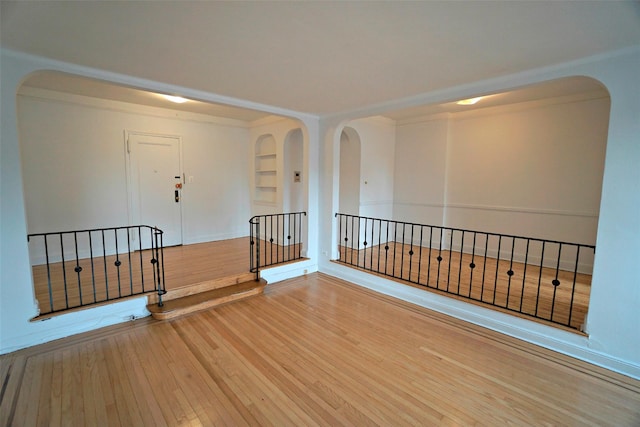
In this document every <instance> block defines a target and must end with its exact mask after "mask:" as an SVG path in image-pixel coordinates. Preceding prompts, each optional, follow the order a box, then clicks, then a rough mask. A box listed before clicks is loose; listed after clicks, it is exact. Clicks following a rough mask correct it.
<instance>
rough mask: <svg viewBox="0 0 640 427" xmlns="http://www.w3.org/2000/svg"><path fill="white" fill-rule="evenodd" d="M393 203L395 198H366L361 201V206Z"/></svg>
mask: <svg viewBox="0 0 640 427" xmlns="http://www.w3.org/2000/svg"><path fill="white" fill-rule="evenodd" d="M381 205H393V200H365V201H363V202H360V206H381Z"/></svg>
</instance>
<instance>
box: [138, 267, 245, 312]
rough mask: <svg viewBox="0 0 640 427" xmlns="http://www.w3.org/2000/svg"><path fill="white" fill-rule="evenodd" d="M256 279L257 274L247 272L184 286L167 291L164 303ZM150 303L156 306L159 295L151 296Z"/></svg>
mask: <svg viewBox="0 0 640 427" xmlns="http://www.w3.org/2000/svg"><path fill="white" fill-rule="evenodd" d="M255 277H256V274H255V273H248V272H247V273H240V274H235V275H231V276H226V277H221V278H218V279H212V280H206V281H204V282H200V283H194V284H192V285H188V286H182V287H180V288H175V289H167V293H166V294H164V295H163V296H162V301H163V302H166V301H169V300H174V299H178V298H182V297H186V296H189V295H195V294H201V293H203V292H207V291H212V290H214V289H220V288H224V287H227V286H232V285H237V284H239V283H244V282H250V281H254V280H255ZM148 301H149V304H156V303H157V302H158V295H157V294H150V295H149V297H148Z"/></svg>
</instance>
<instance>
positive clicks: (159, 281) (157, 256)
mask: <svg viewBox="0 0 640 427" xmlns="http://www.w3.org/2000/svg"><path fill="white" fill-rule="evenodd" d="M151 232H152V233H153V237H154V248H153V251H154V253H155V263H154V264H155V268H156V273H157V276H156V277H157V284H156V290H157V292H158V307H162V306H163V305H164V303H163V302H162V295H164V293H165V292H164V289H163V283H162V281H163V280H162V279H163V278H162V276H161V275H160V250H159V245H158V235H159V234H161V233H162V232H161V231H160V230H158V229H157V228H155V227H154V228H153V229H152V230H151ZM152 262H153V261H152ZM163 263H164V260H163ZM163 270H164V267H163Z"/></svg>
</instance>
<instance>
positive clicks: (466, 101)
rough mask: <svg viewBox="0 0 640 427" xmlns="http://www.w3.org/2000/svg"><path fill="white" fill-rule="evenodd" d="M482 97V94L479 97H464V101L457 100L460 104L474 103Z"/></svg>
mask: <svg viewBox="0 0 640 427" xmlns="http://www.w3.org/2000/svg"><path fill="white" fill-rule="evenodd" d="M481 99H482V96H479V97H477V98H469V99H463V100H462V101H458V102H456V104H458V105H473V104H475V103H476V102H478V101H480V100H481Z"/></svg>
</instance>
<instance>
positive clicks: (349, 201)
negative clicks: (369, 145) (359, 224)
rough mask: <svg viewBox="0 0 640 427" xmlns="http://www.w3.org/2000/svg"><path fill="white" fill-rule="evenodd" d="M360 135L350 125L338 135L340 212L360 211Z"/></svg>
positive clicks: (351, 212) (357, 212)
mask: <svg viewBox="0 0 640 427" xmlns="http://www.w3.org/2000/svg"><path fill="white" fill-rule="evenodd" d="M360 148H361V144H360V136H359V135H358V133H357V132H356V131H355V129H353V128H351V127H345V128H344V129H343V130H342V134H341V135H340V188H339V192H340V197H339V202H338V203H339V204H338V209H339V211H340V212H341V213H344V214H349V215H359V213H360V156H361V150H360Z"/></svg>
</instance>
